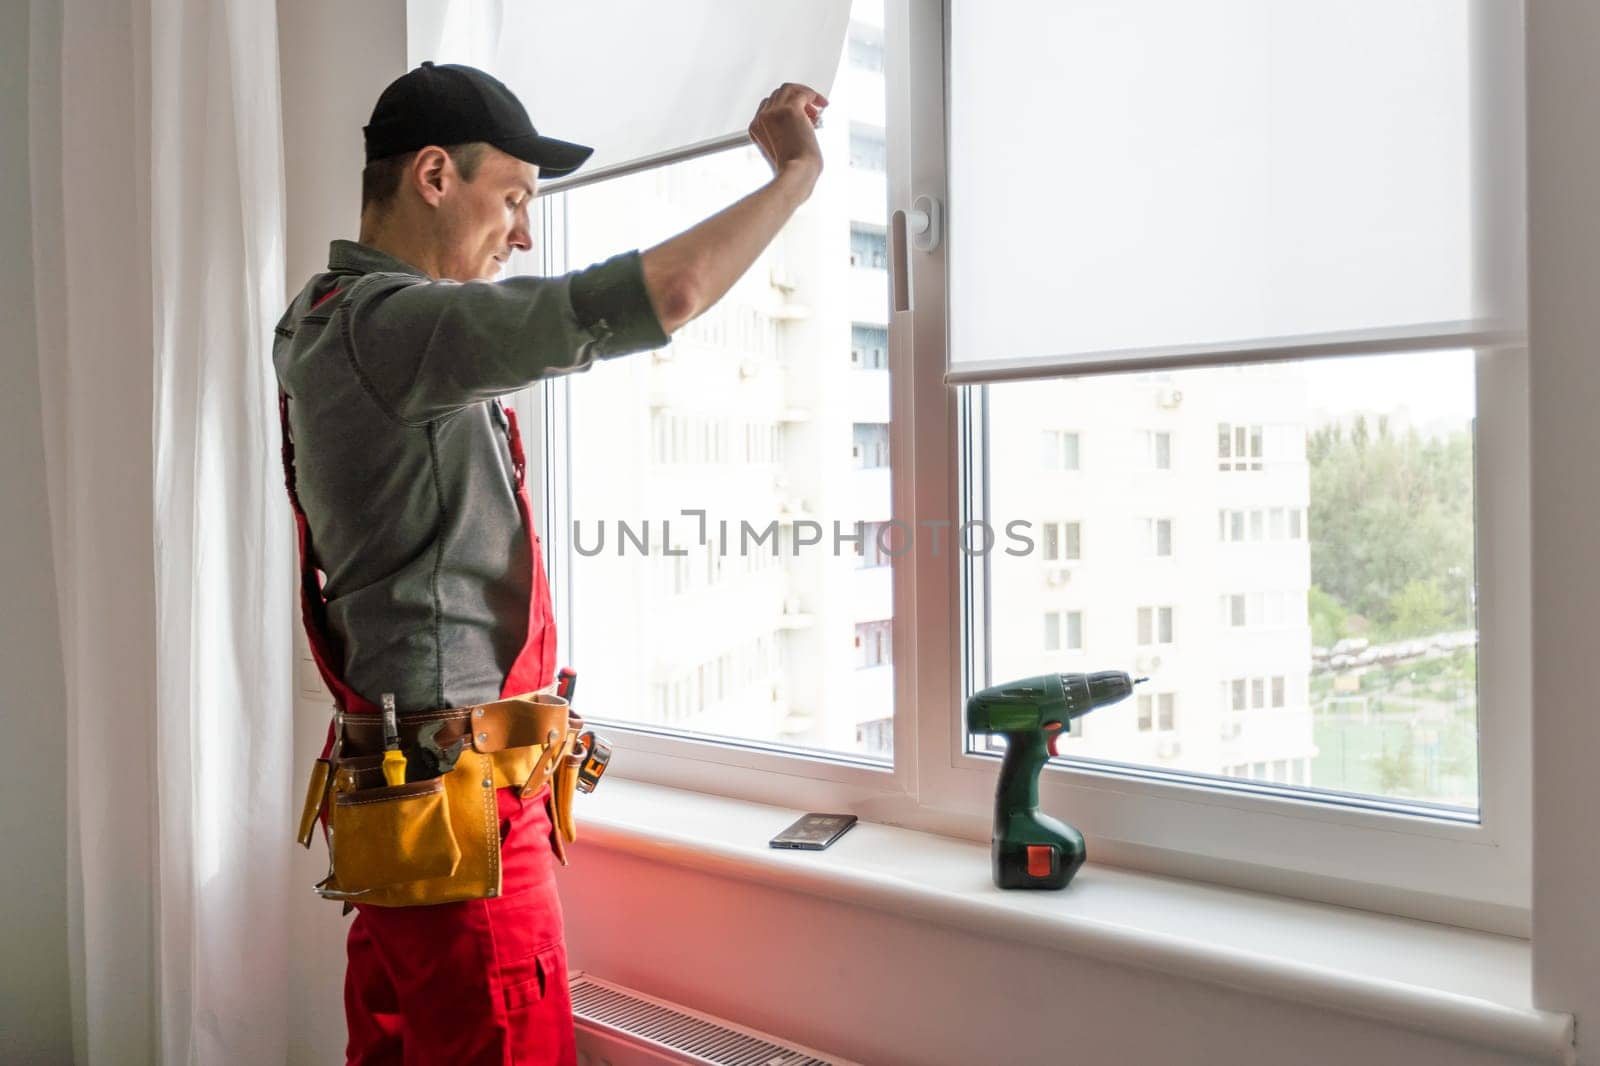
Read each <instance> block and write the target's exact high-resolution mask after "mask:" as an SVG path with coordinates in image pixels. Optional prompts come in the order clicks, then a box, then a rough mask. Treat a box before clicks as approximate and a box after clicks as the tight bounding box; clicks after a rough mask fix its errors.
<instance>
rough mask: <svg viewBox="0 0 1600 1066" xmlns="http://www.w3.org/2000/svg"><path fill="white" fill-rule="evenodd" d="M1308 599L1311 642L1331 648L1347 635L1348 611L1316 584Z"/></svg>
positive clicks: (1312, 587)
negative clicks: (1346, 619) (1346, 620)
mask: <svg viewBox="0 0 1600 1066" xmlns="http://www.w3.org/2000/svg"><path fill="white" fill-rule="evenodd" d="M1306 599H1307V609H1308V612H1309V614H1310V615H1311V643H1313V644H1318V645H1321V646H1322V647H1324V648H1331V647H1333V646H1334V645H1335V644H1337V643H1338V642H1339V640H1340V639H1341V638H1343V637H1344V635H1345V618H1346V616H1347V614H1348V612H1346V611H1345V609H1344V608H1343V607H1341V606H1339V601H1338V600H1336V599H1334V598H1333V597H1332V596H1330V595H1328V594H1327V593H1326V592H1324V591H1323V590H1322V589H1320V588H1318V587H1317V586H1315V585H1312V586H1311V594H1310V595H1309V596H1308V597H1307V598H1306Z"/></svg>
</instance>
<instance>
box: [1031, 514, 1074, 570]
mask: <svg viewBox="0 0 1600 1066" xmlns="http://www.w3.org/2000/svg"><path fill="white" fill-rule="evenodd" d="M1039 535H1040V537H1041V538H1042V539H1041V545H1042V548H1041V551H1040V555H1041V557H1042V558H1043V559H1044V561H1045V562H1047V563H1066V562H1077V561H1078V560H1079V559H1082V558H1083V526H1082V525H1081V524H1080V523H1078V522H1045V523H1042V524H1041V525H1040V527H1039Z"/></svg>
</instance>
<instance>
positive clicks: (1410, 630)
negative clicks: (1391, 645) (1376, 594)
mask: <svg viewBox="0 0 1600 1066" xmlns="http://www.w3.org/2000/svg"><path fill="white" fill-rule="evenodd" d="M1448 611H1449V605H1448V604H1447V603H1446V602H1445V596H1444V593H1443V592H1441V591H1440V590H1439V586H1438V585H1437V584H1435V583H1434V582H1433V581H1416V580H1412V581H1408V582H1406V587H1405V588H1403V589H1401V590H1400V591H1399V592H1397V593H1396V594H1395V595H1394V598H1393V599H1392V600H1391V601H1390V604H1389V617H1390V619H1391V621H1390V623H1389V627H1388V628H1389V635H1390V636H1394V637H1421V636H1426V635H1428V634H1429V633H1439V632H1442V631H1444V630H1445V629H1447V628H1449V625H1450V619H1449V617H1448Z"/></svg>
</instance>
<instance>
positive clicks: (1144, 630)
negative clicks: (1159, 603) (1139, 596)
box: [1138, 607, 1173, 647]
mask: <svg viewBox="0 0 1600 1066" xmlns="http://www.w3.org/2000/svg"><path fill="white" fill-rule="evenodd" d="M1138 638H1139V639H1138V643H1139V645H1140V646H1141V647H1149V646H1152V645H1156V644H1171V643H1172V642H1173V640H1172V608H1171V607H1141V608H1139V632H1138Z"/></svg>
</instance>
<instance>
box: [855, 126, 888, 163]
mask: <svg viewBox="0 0 1600 1066" xmlns="http://www.w3.org/2000/svg"><path fill="white" fill-rule="evenodd" d="M888 160H889V153H888V151H887V150H886V149H885V146H884V139H883V131H882V130H880V129H877V128H875V127H872V126H863V125H861V124H860V123H854V122H853V123H851V124H850V165H851V166H852V167H855V168H856V169H857V170H870V171H874V172H876V173H879V174H881V173H883V172H884V170H885V169H886V167H887V164H888Z"/></svg>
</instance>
